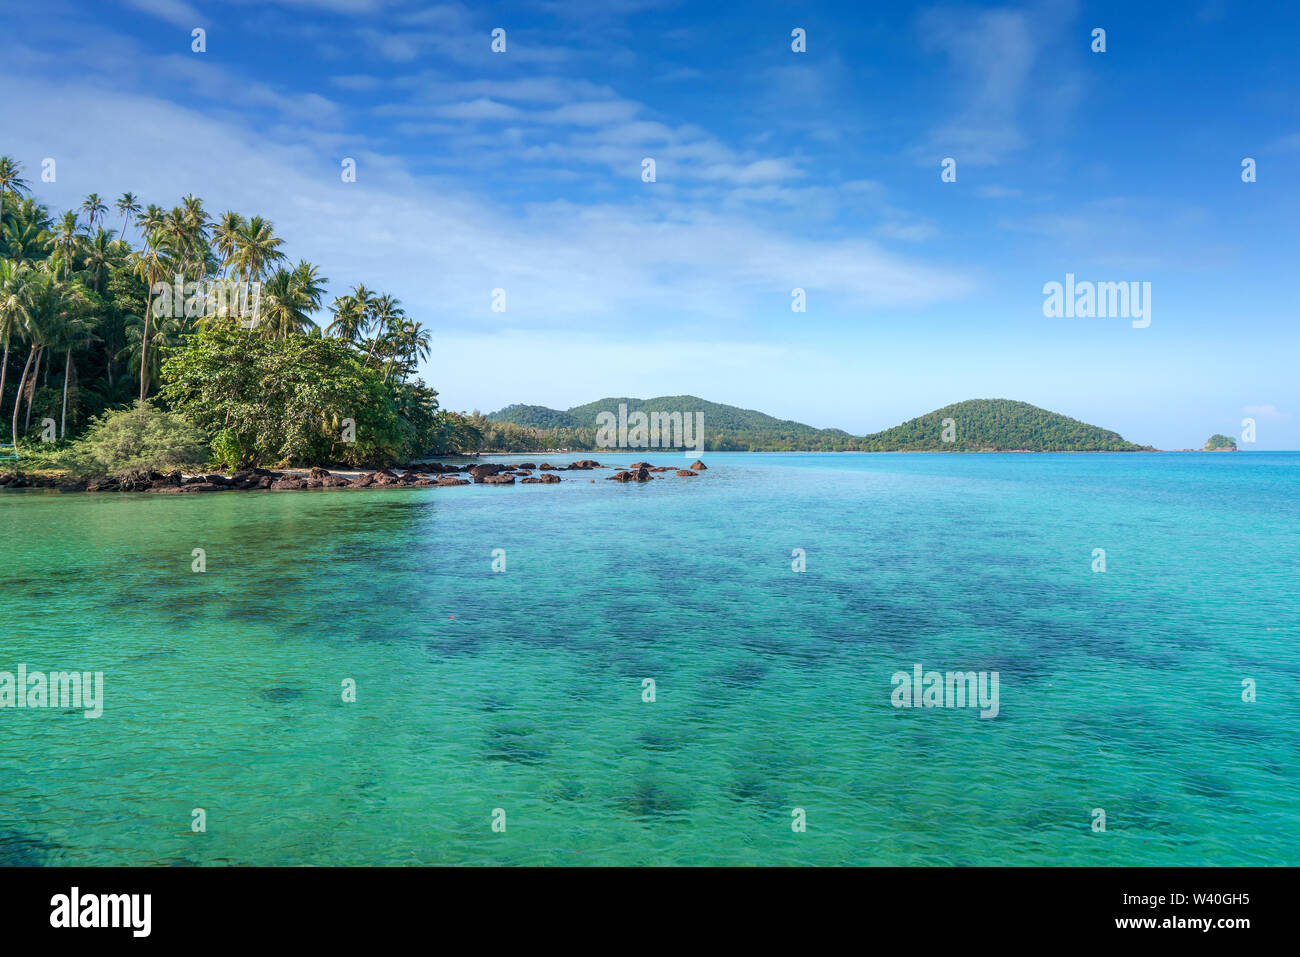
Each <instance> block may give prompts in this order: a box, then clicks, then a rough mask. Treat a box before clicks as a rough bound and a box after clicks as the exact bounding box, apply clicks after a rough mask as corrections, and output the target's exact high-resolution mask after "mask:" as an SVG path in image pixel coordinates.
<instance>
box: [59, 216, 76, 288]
mask: <svg viewBox="0 0 1300 957" xmlns="http://www.w3.org/2000/svg"><path fill="white" fill-rule="evenodd" d="M80 248H81V227H80V226H79V225H77V214H76V213H74V212H73V211H72V210H68V211H67V212H66V213H64V214H63V219H61V220H59V225H58V228H57V229H56V230H55V232H54V252H55V253H56V254H57V255H58V256H59V259H60V262H61V264H62V266H63V270H64V277H63V278H65V279H66V278H68V277H69V276H71V275H72V267H73V265H74V264H75V262H76V258H77V251H78V250H79V249H80Z"/></svg>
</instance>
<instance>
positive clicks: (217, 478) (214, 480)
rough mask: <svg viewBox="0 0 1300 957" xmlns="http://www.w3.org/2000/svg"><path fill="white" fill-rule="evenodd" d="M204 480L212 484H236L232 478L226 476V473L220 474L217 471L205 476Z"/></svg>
mask: <svg viewBox="0 0 1300 957" xmlns="http://www.w3.org/2000/svg"><path fill="white" fill-rule="evenodd" d="M203 481H205V482H207V483H208V484H210V485H234V484H235V483H234V482H232V481H231V480H230V479H228V478H226V477H225V476H224V475H218V474H216V473H215V472H214V473H213V474H211V475H205V476H203Z"/></svg>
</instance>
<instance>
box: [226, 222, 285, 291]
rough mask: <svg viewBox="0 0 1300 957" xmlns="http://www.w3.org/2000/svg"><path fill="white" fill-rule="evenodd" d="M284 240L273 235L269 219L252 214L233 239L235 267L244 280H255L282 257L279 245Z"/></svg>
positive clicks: (273, 230)
mask: <svg viewBox="0 0 1300 957" xmlns="http://www.w3.org/2000/svg"><path fill="white" fill-rule="evenodd" d="M283 243H284V240H283V239H280V238H279V237H277V236H276V235H275V228H274V226H273V225H272V223H271V222H270V221H269V220H266V219H263V218H262V217H261V216H254V217H253V218H252V219H250V220H249V221H248V222H247V223H245V224H244V228H243V229H241V230H239V233H238V235H237V236H236V239H235V261H234V264H235V269H236V270H237V271H238V273H239V278H240V279H242V280H244V281H245V282H257V281H259V280H260V279H261V278H262V274H263V273H264V272H265V271H266V269H267V268H268V267H269V266H271V265H272V264H274V263H277V262H280V261H281V260H282V259H284V253H282V252H280V246H281V245H283Z"/></svg>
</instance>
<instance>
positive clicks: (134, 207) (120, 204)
mask: <svg viewBox="0 0 1300 957" xmlns="http://www.w3.org/2000/svg"><path fill="white" fill-rule="evenodd" d="M113 205H114V206H115V207H117V211H118V212H119V213H121V214H122V239H123V241H125V240H126V224H127V220H129V219H130V218H131V217H132V216H134V215H135V214H136V213H138V212H140V199H139V197H138V196H136V195H135V193H123V194H122V195H121V196H119V197H118V198H117V202H116V203H114V204H113Z"/></svg>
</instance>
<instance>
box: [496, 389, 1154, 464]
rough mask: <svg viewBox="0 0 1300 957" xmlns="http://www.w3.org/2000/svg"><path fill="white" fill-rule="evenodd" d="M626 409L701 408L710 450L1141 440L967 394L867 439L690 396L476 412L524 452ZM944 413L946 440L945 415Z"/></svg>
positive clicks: (971, 447)
mask: <svg viewBox="0 0 1300 957" xmlns="http://www.w3.org/2000/svg"><path fill="white" fill-rule="evenodd" d="M620 404H622V405H626V406H627V411H628V414H629V415H630V414H631V413H633V412H638V411H640V412H647V413H649V412H682V413H689V414H692V415H693V414H694V413H696V412H700V413H702V414H703V423H704V436H705V448H706V449H709V450H711V451H732V450H735V451H754V452H757V451H784V450H799V451H861V452H923V451H935V452H983V451H1009V450H1027V451H1034V452H1101V451H1110V452H1136V451H1142V450H1143V449H1144V447H1143V446H1139V445H1135V444H1133V443H1132V442H1126V441H1125V440H1124V439H1123V438H1122V437H1121V436H1120V435H1118V434H1117V433H1115V432H1109V431H1106V430H1105V429H1099V428H1097V427H1096V426H1093V425H1088V424H1087V423H1085V422H1079V421H1077V420H1076V419H1071V418H1068V417H1066V416H1064V415H1058V414H1057V413H1055V412H1049V411H1047V410H1046V409H1040V408H1038V407H1037V406H1033V405H1030V404H1029V403H1027V402H1015V401H1012V400H1010V399H971V400H969V401H966V402H958V403H955V404H953V405H949V406H945V407H944V408H942V409H936V410H935V411H933V412H929V413H927V414H925V415H923V416H920V417H919V418H915V419H911V420H910V421H907V422H904V423H903V424H902V425H897V426H894V427H893V428H892V429H886V430H885V431H883V432H876V433H874V434H872V435H868V436H866V437H858V436H853V435H850V434H849V433H848V432H845V431H843V430H841V429H817V428H813V427H812V426H810V425H804V424H803V423H801V422H792V421H790V420H788V419H777V418H774V417H772V416H770V415H765V414H763V413H762V412H755V411H754V410H752V409H740V408H737V407H736V406H734V405H723V404H722V403H719V402H708V401H706V400H704V399H700V398H697V397H696V396H692V395H670V396H660V397H659V398H656V399H632V398H608V399H600V400H598V401H596V402H589V403H587V404H586V405H579V406H575V407H574V408H572V409H566V410H560V409H550V408H547V407H545V406H540V405H511V406H507V407H506V408H504V409H501V410H500V411H499V412H494V413H492V414H491V415H489V416H486V417H477V418H476V419H475V422H476V424H477V425H478V427H479V428H480V429H482V430H484V436H485V446H484V447H485V448H488V449H491V450H494V451H521V452H531V451H536V450H540V449H546V448H572V449H594V448H595V447H596V445H595V439H596V417H597V415H598V414H599V413H601V412H610V413H612V414H614V415H617V414H618V407H619V405H620ZM946 419H951V420H952V423H951V426H952V427H951V429H949V430H948V436H947V437H948V438H950V439H951V441H945V440H944V439H945V434H944V433H945V425H946V424H947V423H945V421H944V420H946Z"/></svg>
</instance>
